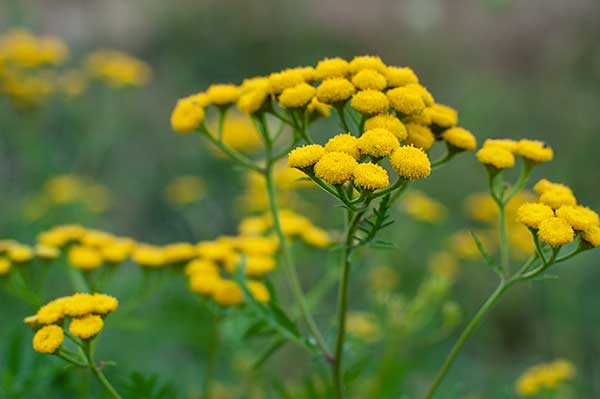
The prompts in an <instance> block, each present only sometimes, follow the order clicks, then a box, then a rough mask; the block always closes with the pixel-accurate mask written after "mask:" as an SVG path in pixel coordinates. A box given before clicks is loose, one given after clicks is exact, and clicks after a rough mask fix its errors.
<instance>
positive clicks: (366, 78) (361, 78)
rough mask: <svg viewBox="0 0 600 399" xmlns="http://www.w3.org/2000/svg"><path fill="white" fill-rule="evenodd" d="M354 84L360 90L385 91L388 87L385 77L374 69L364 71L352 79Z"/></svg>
mask: <svg viewBox="0 0 600 399" xmlns="http://www.w3.org/2000/svg"><path fill="white" fill-rule="evenodd" d="M352 84H353V85H354V86H356V87H357V88H359V89H360V90H367V89H372V90H383V89H385V87H386V86H387V81H386V80H385V77H384V76H383V75H382V74H380V73H379V72H377V71H374V70H373V69H363V70H362V71H360V72H359V73H357V74H356V75H354V77H353V78H352Z"/></svg>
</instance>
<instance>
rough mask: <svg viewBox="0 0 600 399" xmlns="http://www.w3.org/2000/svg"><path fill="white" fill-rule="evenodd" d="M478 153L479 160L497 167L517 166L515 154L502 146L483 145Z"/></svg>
mask: <svg viewBox="0 0 600 399" xmlns="http://www.w3.org/2000/svg"><path fill="white" fill-rule="evenodd" d="M476 155H477V159H478V160H479V162H481V163H482V164H484V165H488V166H492V167H494V168H496V169H507V168H512V167H513V166H515V156H514V155H513V153H512V152H510V151H508V150H505V149H504V148H502V147H496V146H491V147H483V148H482V149H480V150H479V151H477V154H476Z"/></svg>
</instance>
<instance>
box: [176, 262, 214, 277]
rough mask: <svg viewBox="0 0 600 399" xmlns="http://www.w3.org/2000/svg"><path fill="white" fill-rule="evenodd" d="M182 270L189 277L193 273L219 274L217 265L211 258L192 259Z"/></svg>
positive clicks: (201, 274) (202, 274) (204, 274)
mask: <svg viewBox="0 0 600 399" xmlns="http://www.w3.org/2000/svg"><path fill="white" fill-rule="evenodd" d="M184 272H185V274H186V275H188V276H190V277H191V276H194V275H199V276H219V267H218V266H217V264H216V263H215V262H213V261H211V260H207V259H194V260H191V261H190V262H189V263H188V264H187V265H186V266H185V269H184Z"/></svg>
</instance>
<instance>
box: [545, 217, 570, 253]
mask: <svg viewBox="0 0 600 399" xmlns="http://www.w3.org/2000/svg"><path fill="white" fill-rule="evenodd" d="M537 235H538V237H539V239H540V240H542V241H543V242H545V243H548V244H550V245H551V246H553V247H558V246H561V245H564V244H568V243H570V242H571V241H573V238H574V237H575V233H574V232H573V228H572V227H571V225H570V224H569V223H568V222H567V221H566V220H564V219H561V218H559V217H551V218H548V219H544V220H542V222H541V223H540V224H539V227H538V232H537Z"/></svg>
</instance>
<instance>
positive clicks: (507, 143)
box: [483, 139, 518, 154]
mask: <svg viewBox="0 0 600 399" xmlns="http://www.w3.org/2000/svg"><path fill="white" fill-rule="evenodd" d="M483 146H484V147H494V146H496V147H500V148H502V149H504V150H507V151H509V152H512V153H513V154H515V153H516V152H517V146H518V142H516V141H515V140H511V139H487V140H485V142H484V143H483Z"/></svg>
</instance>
